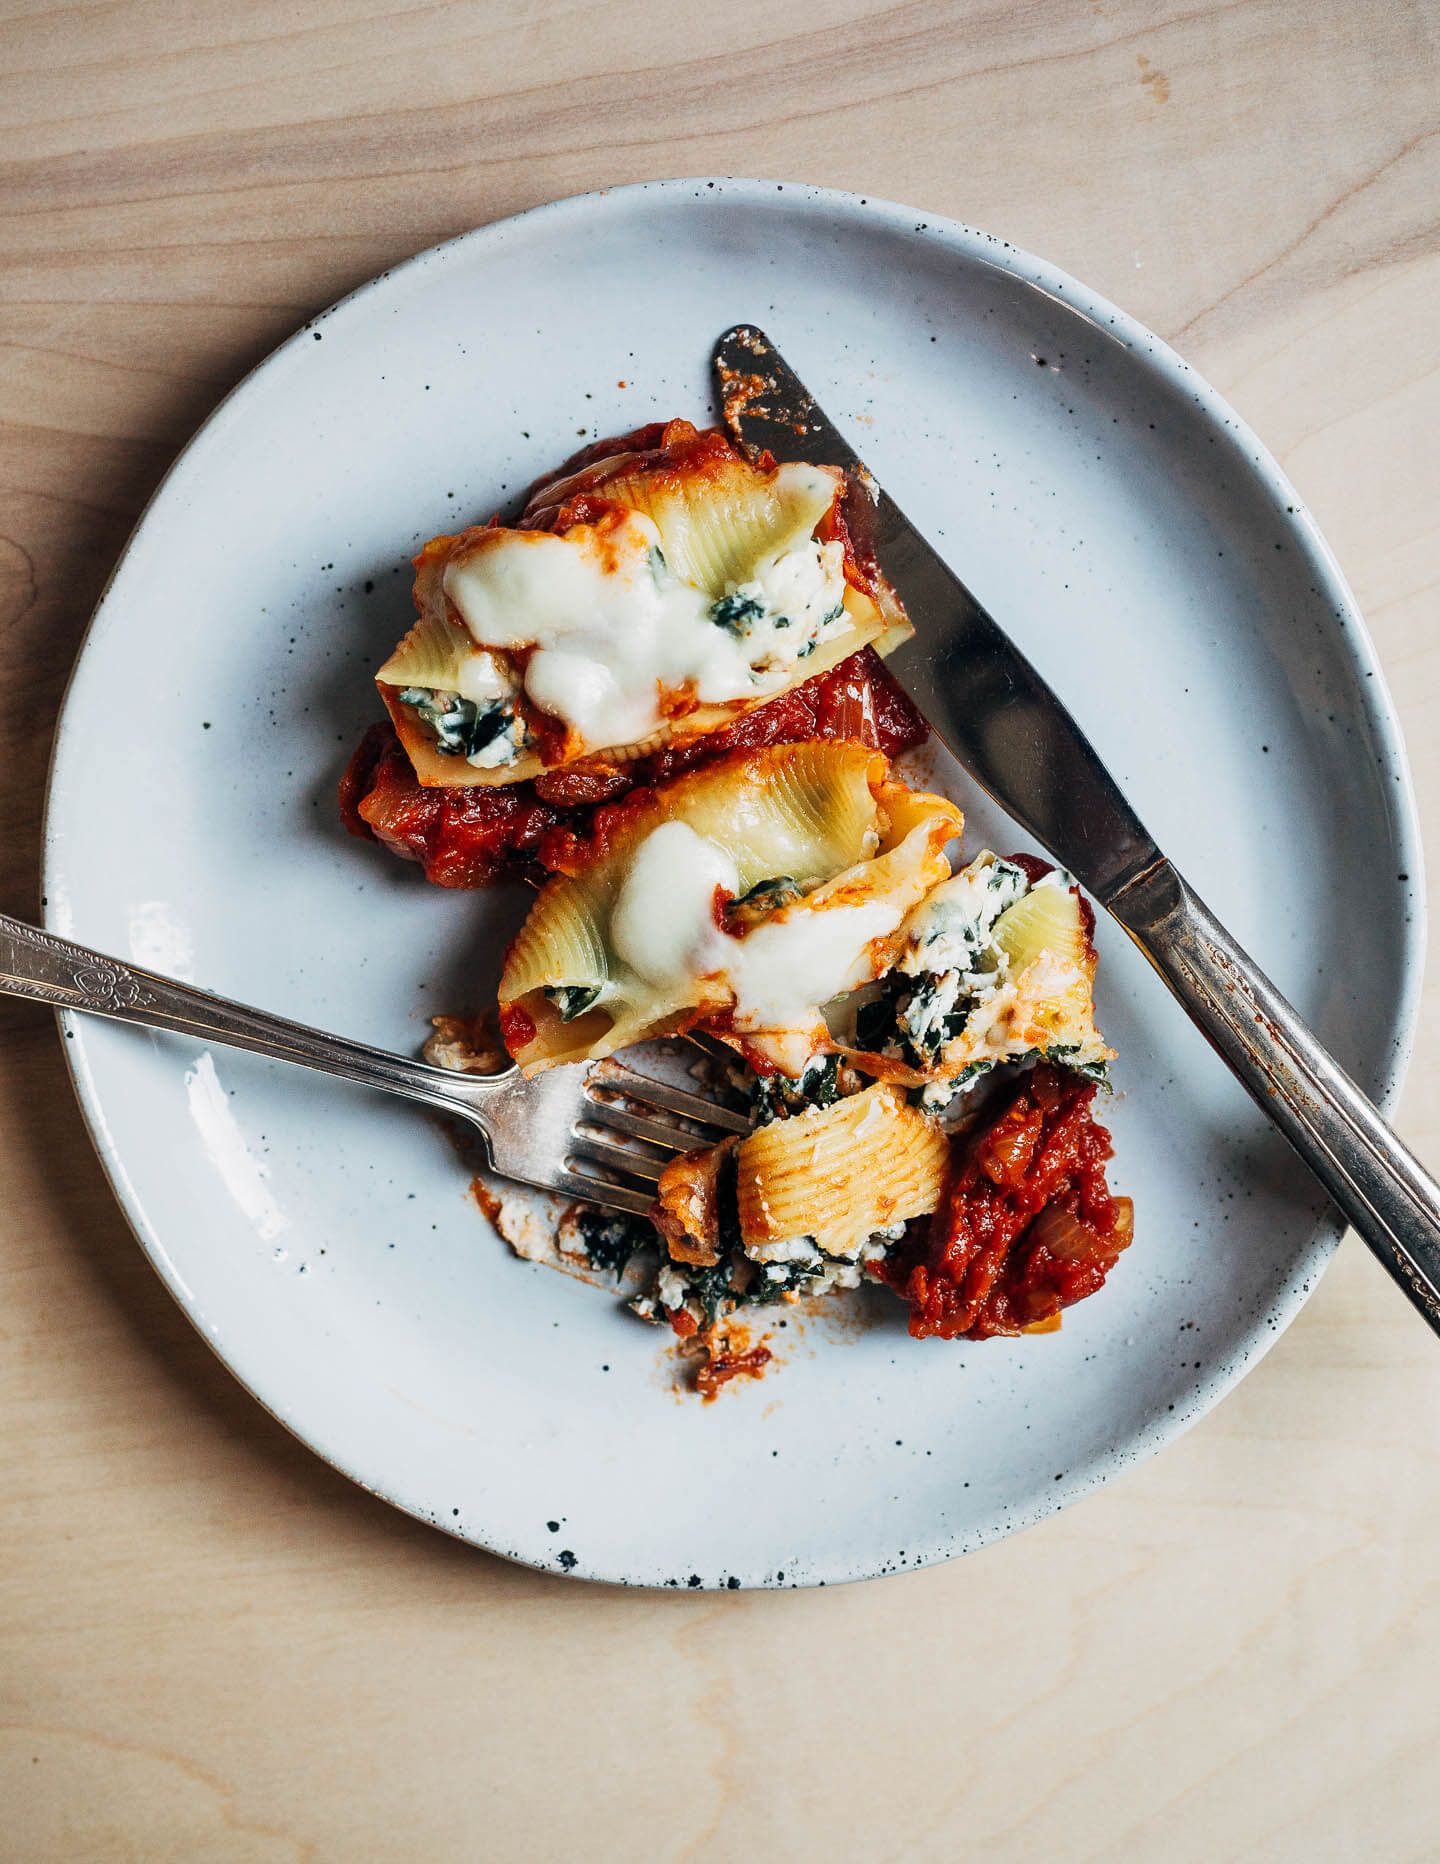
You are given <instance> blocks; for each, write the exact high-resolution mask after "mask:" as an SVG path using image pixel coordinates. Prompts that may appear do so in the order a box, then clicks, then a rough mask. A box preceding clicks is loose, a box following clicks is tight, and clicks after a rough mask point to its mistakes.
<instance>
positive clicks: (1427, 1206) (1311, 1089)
mask: <svg viewBox="0 0 1440 1864" xmlns="http://www.w3.org/2000/svg"><path fill="white" fill-rule="evenodd" d="M1110 910H1111V912H1112V913H1113V914H1114V915H1115V917H1116V918H1117V919H1118V920H1119V921H1120V923H1121V924H1122V925H1123V926H1124V927H1125V929H1126V931H1127V932H1128V933H1129V934H1130V936H1131V937H1132V938H1133V939H1134V940H1135V942H1136V944H1137V945H1139V947H1140V949H1141V950H1142V951H1143V952H1144V953H1145V955H1146V957H1147V958H1149V960H1150V962H1151V963H1152V964H1153V965H1154V966H1155V969H1156V970H1157V971H1158V972H1159V973H1160V975H1161V976H1162V977H1163V978H1164V979H1165V982H1166V983H1167V984H1168V985H1169V986H1170V988H1171V990H1172V991H1173V992H1174V993H1175V995H1176V996H1177V997H1178V998H1179V999H1180V1002H1181V1003H1182V1004H1183V1005H1184V1007H1185V1009H1186V1010H1187V1011H1188V1013H1189V1015H1190V1017H1191V1019H1192V1020H1193V1021H1194V1022H1195V1023H1197V1024H1198V1025H1199V1027H1200V1029H1201V1030H1202V1032H1203V1033H1204V1034H1205V1036H1206V1037H1207V1038H1208V1039H1209V1041H1210V1042H1211V1043H1212V1044H1213V1046H1214V1047H1215V1048H1216V1049H1218V1050H1219V1052H1220V1054H1221V1056H1222V1057H1223V1058H1224V1060H1225V1061H1226V1062H1227V1063H1228V1065H1229V1067H1230V1069H1231V1071H1232V1072H1233V1073H1234V1074H1235V1075H1236V1077H1237V1078H1238V1079H1239V1081H1240V1082H1241V1084H1242V1086H1244V1087H1245V1088H1246V1090H1247V1091H1248V1092H1249V1093H1250V1094H1251V1095H1252V1096H1253V1097H1254V1099H1255V1100H1256V1101H1258V1102H1259V1104H1260V1106H1261V1108H1262V1109H1263V1110H1264V1112H1265V1113H1266V1115H1267V1116H1268V1117H1269V1118H1270V1119H1271V1120H1272V1121H1273V1122H1274V1123H1275V1125H1276V1126H1278V1127H1279V1128H1280V1130H1281V1132H1282V1133H1284V1135H1285V1137H1286V1138H1287V1139H1288V1140H1289V1141H1290V1143H1291V1145H1292V1146H1294V1148H1295V1150H1296V1151H1297V1152H1298V1153H1299V1155H1300V1157H1301V1158H1302V1159H1303V1160H1304V1161H1305V1163H1306V1164H1307V1165H1308V1166H1309V1167H1310V1169H1311V1171H1313V1172H1314V1173H1315V1175H1316V1177H1317V1178H1319V1180H1320V1182H1321V1183H1322V1184H1323V1185H1324V1186H1325V1188H1326V1190H1327V1191H1328V1192H1329V1193H1330V1195H1331V1197H1332V1198H1334V1200H1335V1202H1336V1203H1337V1204H1338V1205H1339V1207H1340V1209H1341V1210H1342V1211H1343V1212H1344V1214H1345V1216H1346V1217H1347V1218H1348V1220H1349V1221H1350V1223H1351V1224H1352V1225H1353V1226H1354V1228H1355V1229H1356V1230H1357V1231H1358V1232H1359V1234H1360V1235H1361V1236H1362V1237H1363V1238H1364V1240H1365V1242H1366V1243H1368V1244H1369V1246H1370V1248H1371V1249H1372V1250H1373V1251H1374V1252H1375V1254H1376V1255H1377V1256H1378V1257H1379V1258H1380V1260H1381V1262H1382V1263H1384V1265H1385V1267H1386V1269H1388V1270H1389V1272H1390V1274H1391V1275H1392V1276H1393V1277H1394V1278H1395V1280H1396V1281H1397V1282H1398V1283H1399V1284H1400V1286H1401V1288H1403V1289H1404V1291H1405V1293H1406V1294H1407V1295H1408V1296H1409V1297H1410V1300H1411V1301H1412V1302H1413V1303H1414V1305H1415V1306H1416V1307H1417V1308H1419V1310H1420V1312H1421V1313H1422V1314H1423V1315H1424V1316H1425V1318H1426V1320H1428V1321H1429V1323H1430V1325H1431V1327H1432V1328H1434V1330H1435V1331H1436V1332H1437V1333H1440V1185H1437V1183H1436V1182H1435V1180H1434V1179H1433V1178H1432V1177H1431V1176H1430V1174H1429V1173H1428V1172H1427V1171H1426V1170H1425V1168H1424V1167H1423V1166H1422V1165H1421V1164H1420V1162H1419V1160H1418V1159H1416V1158H1415V1156H1414V1154H1413V1153H1412V1152H1411V1151H1410V1150H1409V1148H1408V1147H1407V1146H1406V1145H1405V1144H1404V1143H1403V1142H1402V1141H1401V1139H1400V1138H1399V1136H1398V1135H1397V1134H1396V1133H1395V1132H1394V1131H1393V1130H1392V1128H1391V1127H1389V1126H1388V1125H1387V1124H1386V1123H1385V1121H1384V1120H1383V1119H1382V1118H1381V1117H1380V1115H1379V1114H1378V1113H1377V1112H1376V1110H1375V1108H1374V1106H1373V1105H1372V1104H1371V1102H1370V1101H1369V1100H1368V1099H1367V1098H1366V1097H1365V1095H1364V1094H1362V1093H1361V1091H1360V1089H1359V1088H1358V1087H1356V1085H1355V1083H1354V1082H1353V1081H1352V1080H1351V1079H1350V1077H1349V1076H1348V1075H1347V1074H1346V1073H1345V1071H1344V1070H1343V1069H1342V1068H1341V1067H1340V1065H1339V1063H1338V1062H1337V1061H1336V1060H1335V1058H1334V1057H1333V1056H1332V1055H1330V1054H1329V1053H1328V1051H1327V1050H1326V1049H1325V1048H1324V1047H1322V1045H1321V1044H1320V1042H1319V1041H1318V1040H1317V1039H1316V1037H1315V1033H1314V1031H1313V1030H1312V1029H1310V1028H1309V1027H1308V1025H1307V1024H1306V1023H1304V1022H1303V1021H1302V1020H1301V1018H1300V1017H1299V1016H1297V1015H1296V1013H1295V1011H1294V1010H1293V1009H1291V1007H1290V1005H1289V1004H1288V1003H1287V1002H1286V1001H1285V999H1284V998H1283V997H1282V996H1281V995H1280V992H1279V991H1278V990H1276V988H1275V986H1274V985H1273V984H1272V983H1271V982H1270V980H1269V979H1268V978H1267V977H1266V976H1265V975H1264V974H1263V972H1261V971H1260V970H1259V968H1258V967H1257V966H1256V965H1255V963H1254V962H1253V960H1252V959H1250V958H1248V957H1247V956H1246V954H1245V953H1244V952H1243V951H1242V950H1241V949H1240V947H1239V946H1238V945H1237V944H1236V943H1235V941H1234V939H1233V938H1231V936H1230V934H1229V933H1228V932H1227V931H1226V930H1225V928H1224V927H1223V926H1222V925H1221V924H1220V923H1219V921H1218V920H1217V919H1216V918H1215V917H1214V915H1213V914H1211V913H1210V912H1209V911H1208V910H1207V909H1206V907H1205V905H1204V904H1203V902H1202V901H1200V900H1199V899H1197V897H1196V896H1195V894H1194V893H1192V892H1191V890H1190V888H1189V887H1187V886H1186V884H1185V882H1184V881H1183V880H1182V879H1181V877H1180V875H1179V874H1177V873H1176V871H1175V869H1174V868H1173V867H1172V866H1171V864H1170V863H1169V862H1168V861H1166V860H1164V859H1162V860H1160V861H1157V862H1155V863H1154V864H1153V865H1152V866H1150V867H1149V868H1147V869H1146V870H1145V872H1144V873H1142V874H1141V875H1139V876H1138V877H1137V878H1136V879H1135V880H1133V881H1132V882H1131V883H1130V884H1129V885H1128V886H1126V887H1125V888H1123V889H1122V890H1121V892H1120V893H1119V894H1117V895H1116V896H1115V898H1114V899H1113V900H1112V901H1111V902H1110Z"/></svg>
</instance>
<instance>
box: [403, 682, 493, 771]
mask: <svg viewBox="0 0 1440 1864" xmlns="http://www.w3.org/2000/svg"><path fill="white" fill-rule="evenodd" d="M400 700H401V703H402V704H403V705H408V706H409V707H410V708H411V709H412V711H415V712H417V713H418V714H419V715H420V717H421V718H422V719H423V720H424V721H425V723H426V724H427V725H428V726H429V727H430V729H431V730H432V731H433V732H434V733H435V748H436V750H437V751H439V752H440V754H441V755H442V756H443V757H477V756H479V755H480V753H481V752H484V751H489V752H492V753H496V752H498V753H499V754H498V755H492V757H491V758H490V759H489V761H490V762H491V763H494V764H509V763H513V762H514V760H515V759H516V758H517V757H518V756H519V754H520V737H521V733H522V731H523V727H522V725H521V723H520V719H519V717H518V716H517V714H516V711H515V704H514V701H513V700H510V699H487V700H484V701H483V702H477V701H476V700H474V699H462V698H461V697H460V695H459V693H447V692H437V691H432V689H431V688H430V687H428V686H407V687H405V688H404V690H403V691H402V692H401V694H400Z"/></svg>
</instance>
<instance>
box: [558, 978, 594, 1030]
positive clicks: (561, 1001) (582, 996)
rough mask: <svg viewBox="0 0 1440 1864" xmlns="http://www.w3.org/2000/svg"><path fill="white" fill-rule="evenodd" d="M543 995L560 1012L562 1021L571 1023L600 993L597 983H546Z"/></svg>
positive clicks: (583, 1012) (581, 1014)
mask: <svg viewBox="0 0 1440 1864" xmlns="http://www.w3.org/2000/svg"><path fill="white" fill-rule="evenodd" d="M545 995H546V996H547V997H548V998H549V999H550V1001H551V1002H552V1003H553V1004H554V1005H555V1007H556V1009H557V1010H559V1012H560V1020H561V1022H562V1023H573V1022H574V1020H575V1018H576V1017H577V1016H583V1015H584V1014H585V1012H586V1010H588V1009H589V1008H590V1005H591V1004H592V1003H593V1002H594V1001H595V999H596V998H597V997H598V996H599V995H600V986H599V985H598V984H547V985H546V986H545Z"/></svg>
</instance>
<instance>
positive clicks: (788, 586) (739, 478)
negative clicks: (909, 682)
mask: <svg viewBox="0 0 1440 1864" xmlns="http://www.w3.org/2000/svg"><path fill="white" fill-rule="evenodd" d="M605 449H609V450H605ZM847 496H848V487H847V483H846V480H845V476H844V474H843V473H842V472H841V471H840V470H839V469H838V468H836V467H830V466H809V465H804V464H800V463H795V462H788V463H786V464H784V465H777V464H776V463H775V462H774V461H773V460H772V459H770V457H769V456H768V455H765V456H762V457H760V458H757V459H751V458H749V457H747V456H746V455H745V454H743V453H741V452H740V451H739V450H738V449H737V448H736V447H735V446H734V444H733V443H732V442H731V441H730V440H729V439H728V438H727V437H726V436H725V435H724V434H722V433H720V432H718V431H715V430H712V431H708V432H703V433H702V432H699V431H697V430H696V429H695V428H694V427H693V426H691V424H690V423H689V422H688V421H671V422H668V423H665V424H656V425H654V426H652V427H650V428H646V429H641V430H639V432H637V433H636V434H634V435H630V436H626V437H625V438H624V439H623V440H621V441H619V442H614V443H610V442H606V443H602V447H601V448H599V449H597V448H588V449H586V451H585V453H584V454H581V455H577V456H576V459H575V460H574V461H571V462H568V463H567V468H562V470H561V474H560V475H559V476H558V477H554V478H551V479H549V480H547V481H545V482H544V483H543V484H542V485H540V486H538V487H536V488H535V489H534V491H532V493H531V496H530V499H529V501H528V502H527V505H526V508H525V511H524V513H523V514H522V516H521V518H520V520H519V522H518V524H516V525H515V526H513V527H510V526H505V525H501V524H499V523H498V522H492V523H490V524H486V525H478V526H473V527H471V528H470V529H469V530H466V531H463V532H460V533H459V534H458V535H455V536H447V537H437V538H434V539H433V540H432V541H431V542H430V543H428V544H427V545H426V546H425V548H424V550H422V551H421V553H420V555H419V556H418V557H417V558H416V559H415V565H416V580H415V602H416V607H417V609H418V611H419V619H418V620H417V621H416V623H415V625H414V627H413V628H412V629H411V630H410V632H409V633H408V634H407V635H406V637H405V639H404V640H403V641H402V642H401V643H400V645H399V646H398V647H397V648H396V650H395V652H394V653H393V654H392V655H391V656H390V658H389V659H388V660H387V661H386V662H385V663H384V665H383V666H382V667H381V668H380V670H379V672H378V673H377V675H376V680H377V684H378V685H379V689H380V695H381V698H382V699H383V700H384V703H385V706H386V708H387V710H388V711H389V713H390V716H391V719H392V721H393V723H394V727H395V730H396V732H397V734H398V735H399V739H400V742H401V743H402V744H403V746H404V748H405V751H406V754H407V755H408V757H409V759H410V761H411V763H412V765H413V767H414V770H415V773H416V775H417V777H418V778H419V780H420V782H421V784H422V785H435V786H440V787H464V786H489V785H496V784H511V783H516V782H521V781H524V780H526V779H528V778H531V777H534V776H536V775H537V774H538V773H540V772H542V771H547V770H552V769H560V768H567V767H569V766H572V765H575V764H580V763H583V762H584V761H585V760H593V759H595V758H596V757H597V755H599V754H603V755H604V758H605V760H606V761H608V762H610V763H615V762H625V761H628V760H631V759H634V758H638V757H643V756H646V755H648V754H649V753H651V752H653V751H655V750H657V749H658V748H660V747H661V746H663V745H666V744H669V743H672V742H682V743H683V742H685V741H687V740H689V739H692V738H695V737H698V736H703V735H705V734H708V733H710V732H714V731H718V730H720V729H722V728H723V727H724V726H726V725H728V724H730V723H732V722H733V721H734V719H735V718H737V717H738V716H741V715H743V714H744V713H745V712H747V711H750V710H753V709H754V708H756V707H758V706H761V705H763V704H765V703H766V702H767V701H768V700H771V699H773V698H774V697H775V696H776V695H777V694H779V693H783V692H785V691H787V690H789V689H790V688H792V687H795V686H798V685H801V684H802V683H803V682H805V681H807V680H809V679H811V678H813V677H814V676H815V675H816V674H818V673H823V672H824V671H826V670H827V669H828V668H831V667H834V666H837V665H838V664H839V663H840V662H842V661H844V660H846V659H848V658H849V657H850V656H851V655H852V654H854V653H856V652H857V651H858V650H859V649H861V648H863V647H865V646H867V645H870V644H871V643H873V644H874V645H875V646H876V647H877V648H878V649H879V650H880V651H881V652H882V653H883V652H888V651H889V650H890V649H891V648H892V647H894V646H896V645H898V643H899V642H900V641H901V640H903V639H905V638H906V636H907V635H908V634H909V632H910V628H909V623H908V622H907V621H906V620H905V617H904V613H903V611H902V609H901V608H900V605H899V602H898V599H897V598H896V597H895V595H894V592H893V590H891V588H890V586H889V584H888V583H886V582H885V580H884V578H883V577H882V576H880V574H879V572H878V570H877V569H876V568H875V567H874V565H873V564H868V565H866V564H862V563H861V562H860V561H859V559H858V558H857V556H856V554H855V551H854V548H853V545H852V543H851V540H850V535H849V530H848V527H847V525H846V523H845V519H844V506H845V503H846V500H847Z"/></svg>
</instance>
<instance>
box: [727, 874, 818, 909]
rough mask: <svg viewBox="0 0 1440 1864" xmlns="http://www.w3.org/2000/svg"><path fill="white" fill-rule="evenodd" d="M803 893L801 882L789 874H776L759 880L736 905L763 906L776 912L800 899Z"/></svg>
mask: <svg viewBox="0 0 1440 1864" xmlns="http://www.w3.org/2000/svg"><path fill="white" fill-rule="evenodd" d="M800 894H801V887H800V882H799V881H798V880H795V879H794V878H793V877H792V876H791V875H789V874H776V875H775V876H774V877H773V878H772V879H770V880H757V881H756V882H755V885H754V886H753V887H751V889H750V890H749V892H748V893H742V894H741V895H740V897H739V899H738V900H736V901H734V902H733V903H734V905H736V906H763V907H765V908H766V909H767V910H768V911H771V912H775V911H778V909H779V908H780V907H782V906H789V905H790V904H791V903H792V902H793V901H795V900H798V899H799V898H800Z"/></svg>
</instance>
